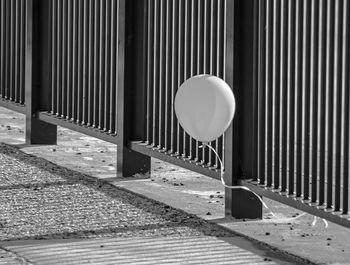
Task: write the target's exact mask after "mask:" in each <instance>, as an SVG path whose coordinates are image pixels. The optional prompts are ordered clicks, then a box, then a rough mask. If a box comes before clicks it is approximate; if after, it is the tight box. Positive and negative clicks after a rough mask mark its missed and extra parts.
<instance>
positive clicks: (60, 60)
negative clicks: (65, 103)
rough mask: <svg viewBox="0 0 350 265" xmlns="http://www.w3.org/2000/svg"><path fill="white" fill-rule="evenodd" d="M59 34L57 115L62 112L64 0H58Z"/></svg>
mask: <svg viewBox="0 0 350 265" xmlns="http://www.w3.org/2000/svg"><path fill="white" fill-rule="evenodd" d="M56 4H57V6H56V7H57V17H56V19H57V26H56V27H57V31H56V32H57V33H56V34H57V35H56V43H57V47H56V48H57V52H56V56H57V57H56V71H57V79H56V91H57V94H56V99H55V100H56V115H57V116H59V115H60V114H61V113H62V112H61V100H62V59H63V56H62V45H63V42H62V41H63V38H62V1H59V0H58V1H57V3H56Z"/></svg>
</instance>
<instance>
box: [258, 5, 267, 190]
mask: <svg viewBox="0 0 350 265" xmlns="http://www.w3.org/2000/svg"><path fill="white" fill-rule="evenodd" d="M265 27H266V0H260V5H259V44H258V45H259V63H258V64H259V66H258V67H259V70H258V71H259V78H258V79H259V80H258V97H259V125H258V127H259V140H258V142H259V150H258V152H259V159H258V166H259V173H258V178H259V184H261V185H264V184H265V180H266V174H265V173H266V172H265V170H266V163H265V161H266V141H265V139H266V131H265V123H266V112H265V109H266V98H265V96H266V94H265V82H266V80H265V78H266V76H265V73H266V52H265V51H266V34H265Z"/></svg>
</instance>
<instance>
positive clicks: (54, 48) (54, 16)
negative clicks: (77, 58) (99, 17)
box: [51, 0, 58, 114]
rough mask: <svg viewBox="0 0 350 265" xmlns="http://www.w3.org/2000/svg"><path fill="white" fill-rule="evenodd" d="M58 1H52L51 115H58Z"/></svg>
mask: <svg viewBox="0 0 350 265" xmlns="http://www.w3.org/2000/svg"><path fill="white" fill-rule="evenodd" d="M57 1H58V0H52V23H51V24H52V34H51V47H52V48H51V54H52V55H51V113H52V114H56V113H57V104H56V103H57V102H56V98H57V62H56V60H57V31H58V28H57V10H58V8H57Z"/></svg>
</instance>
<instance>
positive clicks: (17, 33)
mask: <svg viewBox="0 0 350 265" xmlns="http://www.w3.org/2000/svg"><path fill="white" fill-rule="evenodd" d="M19 11H20V0H15V63H14V68H15V72H14V78H15V82H14V89H15V91H14V101H15V102H16V103H18V102H19V91H20V87H19V84H20V75H19V69H20V59H19V51H20V48H19V47H20V16H19Z"/></svg>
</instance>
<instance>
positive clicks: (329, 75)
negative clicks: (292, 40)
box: [326, 0, 335, 209]
mask: <svg viewBox="0 0 350 265" xmlns="http://www.w3.org/2000/svg"><path fill="white" fill-rule="evenodd" d="M334 18H335V17H334V1H332V0H328V1H327V53H326V66H327V69H326V93H327V96H326V98H327V103H326V106H327V113H326V126H327V132H326V133H327V205H326V207H327V209H331V208H332V205H333V203H332V202H333V168H334V164H333V120H334V119H333V111H334V85H333V80H334V76H333V74H334V48H335V47H334Z"/></svg>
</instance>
